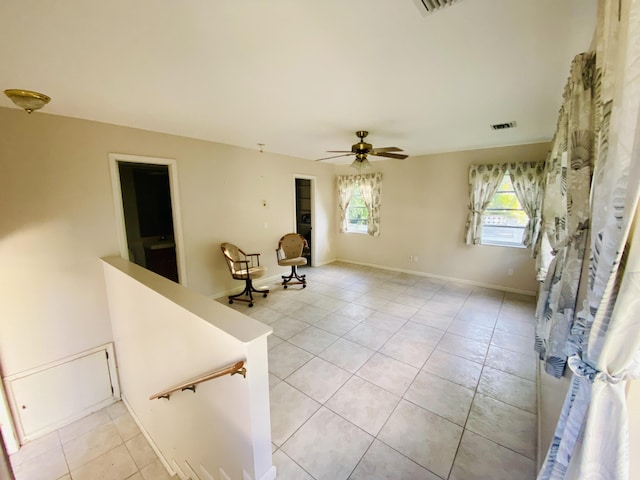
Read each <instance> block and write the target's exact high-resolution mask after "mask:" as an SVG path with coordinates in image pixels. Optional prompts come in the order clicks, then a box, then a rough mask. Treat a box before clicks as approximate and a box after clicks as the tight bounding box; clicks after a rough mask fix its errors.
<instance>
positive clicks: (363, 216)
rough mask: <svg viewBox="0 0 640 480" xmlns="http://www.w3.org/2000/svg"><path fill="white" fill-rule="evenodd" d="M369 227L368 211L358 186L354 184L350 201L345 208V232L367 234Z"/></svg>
mask: <svg viewBox="0 0 640 480" xmlns="http://www.w3.org/2000/svg"><path fill="white" fill-rule="evenodd" d="M368 226H369V209H368V208H367V206H366V205H365V204H364V200H363V198H362V193H361V192H360V185H358V184H356V185H354V187H353V192H352V193H351V200H350V201H349V207H348V208H347V232H349V233H367V229H368Z"/></svg>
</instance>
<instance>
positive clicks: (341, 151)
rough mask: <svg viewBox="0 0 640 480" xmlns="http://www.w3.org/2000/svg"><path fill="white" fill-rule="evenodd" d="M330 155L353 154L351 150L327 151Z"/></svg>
mask: <svg viewBox="0 0 640 480" xmlns="http://www.w3.org/2000/svg"><path fill="white" fill-rule="evenodd" d="M327 152H328V153H353V152H352V151H351V150H327Z"/></svg>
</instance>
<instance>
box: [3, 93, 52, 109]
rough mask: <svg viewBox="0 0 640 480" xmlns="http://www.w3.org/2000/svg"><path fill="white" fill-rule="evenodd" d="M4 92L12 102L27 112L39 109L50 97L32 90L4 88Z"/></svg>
mask: <svg viewBox="0 0 640 480" xmlns="http://www.w3.org/2000/svg"><path fill="white" fill-rule="evenodd" d="M4 93H5V95H6V96H7V97H9V98H10V99H11V101H12V102H13V103H15V104H16V105H17V106H19V107H20V108H22V109H23V110H25V111H26V112H27V113H31V112H33V111H34V110H39V109H40V108H42V107H44V106H45V105H46V104H47V103H49V101H51V97H49V96H47V95H45V94H44V93H38V92H32V91H31V90H19V89H9V90H5V91H4Z"/></svg>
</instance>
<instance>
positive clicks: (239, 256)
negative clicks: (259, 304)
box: [220, 243, 269, 307]
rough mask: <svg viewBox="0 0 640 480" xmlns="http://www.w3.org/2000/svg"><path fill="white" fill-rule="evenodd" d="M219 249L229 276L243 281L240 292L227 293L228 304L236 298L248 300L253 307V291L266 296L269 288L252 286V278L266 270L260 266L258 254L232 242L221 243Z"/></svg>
mask: <svg viewBox="0 0 640 480" xmlns="http://www.w3.org/2000/svg"><path fill="white" fill-rule="evenodd" d="M220 249H221V250H222V254H223V255H224V259H225V260H226V261H227V266H228V267H229V272H230V273H231V277H232V278H234V279H236V280H244V282H245V286H244V290H243V291H242V292H241V293H238V294H236V295H229V304H233V301H234V300H237V301H239V302H249V307H253V292H256V293H262V296H263V297H265V298H266V296H267V294H268V293H269V289H265V288H261V289H257V288H255V287H254V286H253V279H255V278H260V277H262V276H263V275H264V273H265V272H266V271H267V269H266V268H265V267H261V266H260V254H259V253H249V254H246V253H244V252H243V251H242V250H241V249H240V248H238V247H236V246H235V245H234V244H232V243H222V244H221V245H220ZM240 297H248V298H240Z"/></svg>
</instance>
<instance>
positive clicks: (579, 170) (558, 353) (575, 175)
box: [535, 52, 599, 378]
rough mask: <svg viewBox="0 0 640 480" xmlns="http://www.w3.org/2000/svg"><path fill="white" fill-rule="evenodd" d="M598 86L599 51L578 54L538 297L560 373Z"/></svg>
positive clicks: (574, 291)
mask: <svg viewBox="0 0 640 480" xmlns="http://www.w3.org/2000/svg"><path fill="white" fill-rule="evenodd" d="M598 89H599V84H598V77H597V76H596V68H595V53H594V52H589V53H582V54H580V55H577V56H576V57H575V58H574V60H573V62H572V64H571V73H570V75H569V80H568V82H567V85H566V87H565V91H564V102H563V105H562V107H561V109H560V118H559V120H558V128H557V131H556V133H555V136H554V141H553V146H552V149H551V153H550V154H549V157H548V158H547V162H546V186H545V189H544V197H543V203H542V222H541V223H542V226H541V229H542V231H541V235H543V236H544V237H545V239H546V240H547V241H548V242H549V245H550V246H551V249H552V253H553V255H554V258H553V261H552V262H551V265H550V266H549V267H548V271H547V274H546V279H545V281H544V283H543V284H542V286H541V288H540V294H539V296H538V305H537V308H536V340H535V342H536V343H535V349H536V351H537V352H538V354H539V356H540V359H541V360H543V361H544V368H545V371H546V372H547V373H549V374H550V375H553V376H554V377H557V378H560V377H562V376H563V375H564V372H565V368H566V363H567V352H566V344H567V340H568V338H569V331H570V329H571V325H572V324H573V322H574V320H575V312H576V301H577V296H578V287H579V284H580V276H581V274H582V266H583V262H584V256H585V251H586V248H587V229H588V226H589V194H590V187H591V170H592V164H593V152H594V142H595V138H596V136H595V133H596V132H595V130H596V128H598V127H597V126H596V120H595V118H596V117H595V112H596V111H597V108H596V106H595V105H596V102H595V98H596V91H597V90H598Z"/></svg>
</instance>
